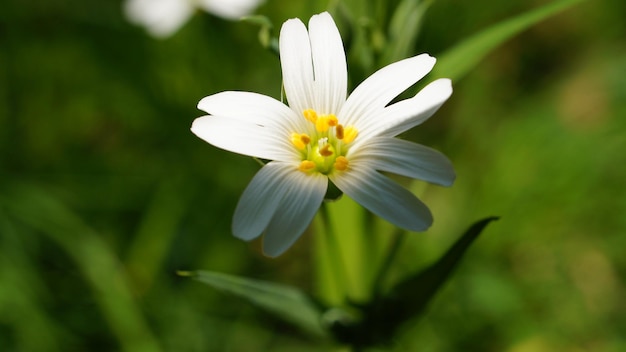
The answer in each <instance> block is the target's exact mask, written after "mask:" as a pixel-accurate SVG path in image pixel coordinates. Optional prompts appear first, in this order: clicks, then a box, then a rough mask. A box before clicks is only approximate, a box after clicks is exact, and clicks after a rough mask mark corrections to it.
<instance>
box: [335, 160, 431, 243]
mask: <svg viewBox="0 0 626 352" xmlns="http://www.w3.org/2000/svg"><path fill="white" fill-rule="evenodd" d="M353 164H357V163H356V162H354V163H353V162H352V160H351V163H350V169H349V170H348V171H344V172H338V173H335V174H332V175H331V176H330V180H331V181H332V182H333V183H334V184H335V185H336V186H337V187H338V188H339V189H340V190H341V191H343V192H344V193H345V194H347V195H348V196H350V198H352V199H354V200H355V201H356V202H358V203H359V204H361V205H362V206H364V207H365V208H367V209H368V210H369V211H371V212H372V213H374V214H376V215H378V216H380V217H382V218H383V219H385V220H387V221H389V222H391V223H392V224H394V225H396V226H399V227H401V228H403V229H406V230H412V231H424V230H426V229H427V228H428V227H430V225H431V224H432V222H433V218H432V215H431V213H430V210H428V208H427V207H426V205H424V203H422V202H421V201H420V200H419V199H417V197H415V196H414V195H413V194H412V193H411V192H409V191H408V190H406V189H405V188H404V187H402V186H400V185H398V184H397V183H395V182H394V181H392V180H390V179H389V178H387V177H386V176H383V175H381V174H380V173H378V172H377V171H375V170H374V169H372V168H368V167H367V166H366V165H363V164H361V165H353ZM359 166H360V167H361V168H359Z"/></svg>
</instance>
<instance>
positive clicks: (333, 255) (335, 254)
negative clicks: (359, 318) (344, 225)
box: [320, 203, 349, 298]
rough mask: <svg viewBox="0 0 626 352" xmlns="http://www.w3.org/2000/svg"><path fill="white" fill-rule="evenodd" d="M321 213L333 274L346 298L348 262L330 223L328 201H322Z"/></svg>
mask: <svg viewBox="0 0 626 352" xmlns="http://www.w3.org/2000/svg"><path fill="white" fill-rule="evenodd" d="M320 214H321V216H322V222H323V223H324V229H325V230H326V231H325V232H326V246H327V247H328V253H329V256H330V261H331V265H332V267H333V268H334V269H335V270H334V271H333V273H334V274H335V275H333V276H334V277H335V281H336V283H337V287H339V289H340V290H341V292H343V295H344V298H345V297H347V296H348V287H349V285H348V277H349V275H348V272H347V268H346V262H345V261H344V259H343V256H342V254H341V249H340V248H339V242H338V241H337V237H336V236H335V231H334V229H333V227H332V225H331V223H330V216H329V214H328V205H327V203H322V207H321V211H320Z"/></svg>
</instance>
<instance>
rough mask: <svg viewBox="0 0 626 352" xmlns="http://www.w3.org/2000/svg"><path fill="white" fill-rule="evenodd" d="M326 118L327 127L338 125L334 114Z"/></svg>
mask: <svg viewBox="0 0 626 352" xmlns="http://www.w3.org/2000/svg"><path fill="white" fill-rule="evenodd" d="M327 117H328V126H337V125H338V124H339V120H337V116H335V115H334V114H330V115H327Z"/></svg>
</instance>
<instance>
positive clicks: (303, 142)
mask: <svg viewBox="0 0 626 352" xmlns="http://www.w3.org/2000/svg"><path fill="white" fill-rule="evenodd" d="M279 48H280V60H281V65H282V74H283V83H284V87H285V93H286V96H287V100H288V103H289V105H288V106H287V105H285V104H283V103H281V102H280V101H278V100H275V99H273V98H270V97H267V96H264V95H260V94H256V93H250V92H238V91H226V92H221V93H217V94H214V95H210V96H208V97H205V98H203V99H202V100H201V101H200V102H199V103H198V108H199V109H200V110H203V111H205V112H206V113H207V114H208V115H207V116H203V117H199V118H197V119H196V120H195V121H194V122H193V125H192V127H191V130H192V132H193V133H195V134H196V135H197V136H198V137H200V138H202V139H204V140H205V141H207V142H209V143H210V144H212V145H214V146H216V147H219V148H222V149H225V150H228V151H231V152H234V153H239V154H243V155H249V156H253V157H257V158H261V159H267V160H271V161H270V162H268V163H267V164H266V165H265V166H263V167H262V168H261V170H259V172H258V173H257V174H256V175H255V176H254V178H253V179H252V181H251V182H250V184H249V185H248V187H247V188H246V190H245V191H244V192H243V195H242V196H241V199H240V200H239V203H238V205H237V208H236V209H235V214H234V217H233V227H232V229H233V233H234V235H235V236H236V237H238V238H241V239H244V240H251V239H254V238H256V237H258V236H260V235H261V234H262V233H263V232H265V236H264V238H263V250H264V252H265V254H267V255H269V256H278V255H280V254H281V253H283V252H284V251H285V250H287V248H289V247H290V246H291V245H292V244H293V243H294V242H295V241H296V240H297V239H298V237H300V235H301V234H302V233H303V232H304V231H305V230H306V228H307V226H308V225H309V223H310V222H311V220H312V219H313V217H314V216H315V213H316V212H317V210H318V208H319V206H320V204H321V202H322V201H323V199H324V195H325V193H326V190H327V187H328V181H331V182H333V183H334V184H335V185H336V186H337V187H338V188H339V189H340V190H341V191H342V192H344V193H345V194H347V195H348V196H350V197H351V198H352V199H354V200H355V201H357V202H358V203H360V204H361V205H363V206H364V207H365V208H367V209H368V210H370V211H371V212H372V213H374V214H376V215H378V216H380V217H382V218H384V219H386V220H387V221H389V222H391V223H393V224H394V225H396V226H399V227H401V228H403V229H406V230H411V231H424V230H426V229H427V228H428V227H429V226H430V225H431V224H432V221H433V219H432V215H431V213H430V211H429V210H428V208H427V207H426V206H425V205H424V204H423V203H422V202H421V201H420V200H419V199H418V198H417V197H415V195H413V194H412V193H411V192H409V191H408V190H406V189H405V188H403V187H402V186H400V185H398V184H397V183H395V182H393V181H392V180H390V179H389V178H388V177H386V176H384V175H382V174H381V173H380V172H379V171H384V172H390V173H394V174H398V175H402V176H407V177H410V178H416V179H422V180H425V181H428V182H431V183H435V184H439V185H444V186H449V185H451V184H452V183H453V181H454V178H455V174H454V170H453V168H452V164H451V163H450V161H449V160H448V159H447V158H446V157H445V156H444V155H443V154H441V153H439V152H437V151H435V150H433V149H430V148H428V147H425V146H422V145H419V144H415V143H412V142H409V141H406V140H401V139H397V138H394V137H396V136H397V135H398V134H400V133H402V132H404V131H406V130H408V129H410V128H412V127H414V126H416V125H419V124H421V123H422V122H424V121H425V120H426V119H428V118H429V117H430V116H431V115H433V114H434V113H435V111H437V109H439V107H440V106H441V105H442V104H443V103H444V102H445V101H446V100H447V99H448V98H449V97H450V95H451V94H452V85H451V82H450V80H449V79H438V80H436V81H434V82H432V83H430V84H429V85H427V86H426V87H425V88H424V89H422V90H421V91H420V92H419V93H417V95H415V96H414V97H412V98H409V99H406V100H402V101H399V102H396V103H394V104H391V105H389V103H390V102H391V101H392V100H393V99H394V98H395V97H397V96H398V95H399V94H400V93H402V92H403V91H405V90H406V89H408V88H409V87H411V86H412V85H413V84H415V83H416V82H417V81H418V80H420V79H421V78H422V77H424V76H425V75H426V74H427V73H428V72H430V70H431V69H432V68H433V66H434V64H435V59H434V58H433V57H430V56H429V55H427V54H422V55H418V56H415V57H412V58H409V59H405V60H402V61H399V62H396V63H393V64H391V65H389V66H386V67H384V68H382V69H380V70H379V71H377V72H375V73H374V74H373V75H372V76H370V77H369V78H367V79H366V80H365V81H364V82H362V83H361V84H360V85H359V86H358V87H357V88H356V89H355V90H354V91H353V92H352V94H351V95H350V96H349V97H346V95H347V81H348V78H347V67H346V57H345V52H344V48H343V43H342V41H341V37H340V35H339V31H338V29H337V26H336V25H335V23H334V21H333V19H332V17H331V16H330V15H329V14H328V13H326V12H324V13H321V14H318V15H315V16H313V17H312V18H311V19H310V21H309V28H308V31H307V28H306V27H305V25H304V23H302V21H300V20H299V19H291V20H288V21H286V22H285V23H284V24H283V26H282V28H281V31H280V38H279Z"/></svg>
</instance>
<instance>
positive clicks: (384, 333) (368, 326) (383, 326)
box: [331, 217, 498, 347]
mask: <svg viewBox="0 0 626 352" xmlns="http://www.w3.org/2000/svg"><path fill="white" fill-rule="evenodd" d="M497 219H498V218H497V217H488V218H486V219H483V220H480V221H478V222H476V223H474V224H473V225H472V226H470V228H469V229H468V230H467V231H466V232H465V233H464V234H463V236H461V238H459V239H458V240H457V242H456V243H455V244H454V245H453V246H452V247H451V248H450V249H449V250H448V251H447V252H446V253H445V254H444V255H443V257H441V258H440V259H439V260H438V261H437V262H435V263H434V264H432V265H431V266H429V267H428V268H426V269H425V270H423V271H421V272H418V273H416V274H415V275H411V276H409V277H408V278H406V279H405V280H403V281H401V282H400V283H398V284H397V285H395V286H394V287H393V288H392V290H391V292H390V293H389V294H387V295H386V296H385V297H383V298H381V299H379V300H375V301H373V302H370V303H369V304H366V305H364V306H361V307H359V308H361V310H362V313H363V319H362V320H361V321H359V322H357V323H355V324H348V325H345V324H341V322H338V323H336V324H334V325H333V326H332V327H331V329H332V331H333V333H334V334H335V336H336V338H337V339H338V340H340V341H343V342H346V343H349V344H351V345H352V346H357V347H367V346H374V345H380V344H386V343H389V342H390V341H393V338H394V336H395V333H396V331H397V329H398V327H399V326H401V325H402V324H404V323H405V322H407V321H408V320H410V319H412V318H415V317H417V316H419V315H420V314H421V313H422V312H423V311H424V308H425V307H426V306H427V304H428V303H429V302H430V301H431V299H432V298H433V297H434V296H435V294H436V293H437V292H438V290H439V289H440V288H441V286H442V285H443V284H444V283H445V282H446V281H447V280H448V278H449V277H450V275H451V274H452V272H453V271H454V269H455V268H456V266H457V264H458V263H459V260H460V259H461V258H462V257H463V254H465V252H466V251H467V249H468V248H469V246H470V245H471V244H472V243H473V242H474V240H475V239H476V238H477V237H478V235H480V233H481V232H482V231H483V230H484V228H485V227H486V226H487V225H488V224H489V223H490V222H492V221H494V220H497Z"/></svg>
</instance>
